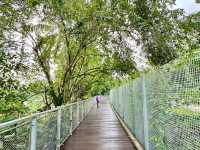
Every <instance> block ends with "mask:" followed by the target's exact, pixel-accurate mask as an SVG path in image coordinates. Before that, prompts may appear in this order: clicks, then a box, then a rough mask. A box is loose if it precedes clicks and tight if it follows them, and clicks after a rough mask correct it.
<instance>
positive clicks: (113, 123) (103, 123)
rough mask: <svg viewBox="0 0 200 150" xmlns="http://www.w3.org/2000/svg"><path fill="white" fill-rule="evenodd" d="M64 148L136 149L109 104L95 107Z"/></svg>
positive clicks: (77, 149)
mask: <svg viewBox="0 0 200 150" xmlns="http://www.w3.org/2000/svg"><path fill="white" fill-rule="evenodd" d="M62 150H135V148H134V146H133V145H132V143H131V141H130V140H129V138H128V136H127V134H126V133H125V131H124V130H123V128H122V127H121V125H120V123H119V121H118V120H117V118H116V116H115V115H114V113H113V112H112V109H111V107H110V105H109V104H107V103H106V102H104V103H103V104H101V105H100V108H98V109H96V107H95V108H93V109H92V110H91V112H90V113H89V114H88V116H87V118H86V119H85V120H84V121H83V122H82V123H81V124H80V126H79V127H78V128H77V129H76V130H75V131H74V133H73V135H72V136H71V137H70V138H69V139H68V140H67V141H66V142H65V143H64V146H63V147H62Z"/></svg>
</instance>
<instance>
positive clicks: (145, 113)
mask: <svg viewBox="0 0 200 150" xmlns="http://www.w3.org/2000/svg"><path fill="white" fill-rule="evenodd" d="M142 94H143V116H144V140H145V150H149V123H148V107H147V96H146V84H145V75H143V76H142Z"/></svg>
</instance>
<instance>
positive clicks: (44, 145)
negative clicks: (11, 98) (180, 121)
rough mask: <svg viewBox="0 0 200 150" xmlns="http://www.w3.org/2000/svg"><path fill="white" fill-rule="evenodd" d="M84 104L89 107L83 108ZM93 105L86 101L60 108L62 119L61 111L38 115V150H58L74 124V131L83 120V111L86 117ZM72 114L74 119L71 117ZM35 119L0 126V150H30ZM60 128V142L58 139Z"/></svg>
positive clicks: (20, 120) (56, 110)
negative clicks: (58, 146)
mask: <svg viewBox="0 0 200 150" xmlns="http://www.w3.org/2000/svg"><path fill="white" fill-rule="evenodd" d="M83 103H84V104H88V105H87V106H84V107H83ZM89 104H90V105H89ZM91 104H92V103H90V102H89V101H84V102H78V103H74V104H72V105H66V106H63V107H60V108H59V109H60V112H61V113H60V114H61V116H60V117H59V115H58V114H59V113H58V110H59V109H55V110H52V111H49V112H45V113H39V114H37V115H36V117H34V118H36V128H35V129H36V137H35V138H36V150H56V147H57V145H60V144H61V143H63V142H64V141H65V139H67V138H68V137H69V135H70V134H71V133H70V132H71V126H72V124H73V126H72V127H73V130H74V129H75V128H76V127H77V126H78V123H79V121H82V120H83V115H82V113H83V109H84V111H85V114H84V117H85V116H86V114H87V112H89V109H91V107H92V105H91ZM71 113H72V117H71V116H70V114H71ZM80 113H81V116H80ZM33 116H34V114H33ZM34 118H32V117H30V118H29V117H27V119H23V118H22V119H19V120H13V121H14V122H16V123H15V124H12V123H10V122H8V123H6V124H8V125H3V126H2V127H1V126H0V150H30V149H31V143H32V142H31V132H33V129H32V121H33V119H34ZM58 118H60V120H61V123H60V125H59V124H58ZM71 119H72V120H71ZM79 119H80V120H79ZM0 125H1V124H0ZM4 126H5V127H4ZM58 126H59V127H58ZM59 128H60V142H59V141H58V139H57V138H58V137H57V136H58V129H59Z"/></svg>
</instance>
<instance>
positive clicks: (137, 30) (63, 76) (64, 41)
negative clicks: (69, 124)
mask: <svg viewBox="0 0 200 150" xmlns="http://www.w3.org/2000/svg"><path fill="white" fill-rule="evenodd" d="M173 3H174V0H163V1H148V0H135V1H131V2H128V1H125V0H115V1H110V2H106V1H102V0H92V1H90V2H88V3H86V1H85V0H76V1H75V0H57V1H55V0H42V1H40V0H27V1H21V0H16V1H14V0H4V1H3V2H1V3H0V14H1V15H0V50H1V51H2V54H1V57H0V58H1V59H0V63H1V65H2V66H3V67H2V68H1V72H3V74H2V76H1V80H0V84H1V93H3V94H2V95H4V96H2V97H1V98H0V100H1V101H2V106H5V105H6V104H8V103H9V104H10V105H8V106H9V107H7V108H8V109H6V110H4V109H3V108H1V109H2V110H4V112H8V111H10V109H11V107H10V106H13V105H14V104H15V103H16V106H15V107H14V108H15V111H16V112H23V109H24V107H23V102H24V101H28V100H29V98H30V96H32V95H34V94H36V95H37V94H39V95H41V97H42V98H41V97H40V99H42V101H43V102H41V103H42V106H43V104H44V105H45V107H44V108H42V110H46V109H50V108H51V106H52V105H55V106H60V105H62V104H64V103H68V102H72V101H74V100H76V99H85V98H88V97H90V96H93V95H96V94H104V93H106V92H108V91H109V90H110V89H111V88H112V87H113V86H115V85H117V84H121V83H123V82H124V81H122V80H124V79H125V81H127V80H129V79H130V78H135V77H137V76H138V75H139V73H138V70H137V67H136V62H135V60H134V58H133V50H132V49H130V47H129V46H128V44H127V42H126V39H127V38H131V39H132V40H134V41H136V43H137V45H142V49H143V50H145V52H146V53H147V58H148V59H149V62H150V63H151V64H152V65H163V64H165V63H168V62H169V61H171V60H173V59H175V58H177V57H178V56H179V55H180V54H182V53H184V52H185V51H186V49H187V48H185V47H186V46H188V47H189V48H188V49H191V48H192V49H193V48H197V47H199V38H198V35H199V23H198V21H197V20H198V16H199V14H198V13H197V14H194V15H192V16H189V17H186V18H185V17H184V16H183V11H182V10H179V9H178V10H174V9H173V10H172V9H170V8H169V6H171V5H172V4H173ZM194 34H195V35H197V36H195V40H196V41H198V42H196V41H195V40H194V41H193V42H192V41H191V42H190V40H189V37H188V36H187V35H190V36H193V35H194ZM16 36H17V37H18V38H16ZM185 43H188V44H185ZM188 49H187V50H188ZM11 57H12V58H11ZM114 75H115V77H114ZM16 76H23V78H26V79H28V80H29V82H27V83H26V86H27V87H28V88H26V89H25V88H24V87H23V86H22V84H21V83H19V82H21V81H22V80H23V79H17V78H16ZM13 77H15V78H13ZM5 85H6V86H5ZM7 85H9V86H7ZM16 87H17V88H16ZM21 91H24V92H25V91H26V94H24V92H21ZM5 93H6V94H5ZM9 93H10V94H9ZM27 95H28V96H27ZM36 97H37V96H36ZM30 99H31V98H30ZM8 101H9V102H8ZM12 103H13V104H12ZM30 103H32V100H30ZM37 105H38V104H37ZM33 107H34V106H33ZM21 108H22V110H21ZM34 108H35V109H36V108H37V107H34ZM1 109H0V110H1Z"/></svg>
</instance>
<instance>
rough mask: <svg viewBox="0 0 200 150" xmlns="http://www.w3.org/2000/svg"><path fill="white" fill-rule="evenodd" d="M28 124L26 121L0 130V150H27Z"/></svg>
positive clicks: (28, 140) (28, 143) (29, 121)
mask: <svg viewBox="0 0 200 150" xmlns="http://www.w3.org/2000/svg"><path fill="white" fill-rule="evenodd" d="M30 123H31V120H26V121H24V122H21V123H20V124H15V125H12V126H10V127H9V128H8V127H6V128H3V129H1V130H0V150H28V149H29V145H30V130H31V128H30Z"/></svg>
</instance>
